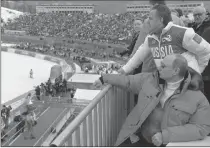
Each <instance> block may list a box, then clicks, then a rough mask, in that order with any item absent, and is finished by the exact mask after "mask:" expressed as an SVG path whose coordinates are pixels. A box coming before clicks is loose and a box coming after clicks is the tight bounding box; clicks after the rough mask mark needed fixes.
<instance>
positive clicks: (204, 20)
mask: <svg viewBox="0 0 210 148" xmlns="http://www.w3.org/2000/svg"><path fill="white" fill-rule="evenodd" d="M193 16H194V20H195V22H194V24H193V29H194V30H195V32H196V33H197V34H198V35H200V36H201V37H202V38H203V39H205V40H206V41H207V42H208V43H210V17H209V16H208V15H206V9H205V8H204V7H202V6H198V7H195V9H194V11H193ZM202 76H203V81H204V93H205V95H206V97H207V99H208V100H209V102H210V91H209V90H210V63H208V66H207V67H206V68H205V70H204V72H203V73H202Z"/></svg>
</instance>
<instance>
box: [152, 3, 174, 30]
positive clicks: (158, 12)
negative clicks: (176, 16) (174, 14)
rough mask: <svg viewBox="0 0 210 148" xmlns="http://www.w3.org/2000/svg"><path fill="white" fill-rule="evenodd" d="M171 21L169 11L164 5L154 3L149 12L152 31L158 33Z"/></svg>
mask: <svg viewBox="0 0 210 148" xmlns="http://www.w3.org/2000/svg"><path fill="white" fill-rule="evenodd" d="M171 21H172V18H171V11H170V9H169V8H168V7H167V6H166V5H162V4H159V5H155V6H154V7H152V9H151V11H150V14H149V24H150V27H151V31H152V32H153V33H160V32H162V29H163V28H165V27H166V26H167V25H168V23H169V22H171Z"/></svg>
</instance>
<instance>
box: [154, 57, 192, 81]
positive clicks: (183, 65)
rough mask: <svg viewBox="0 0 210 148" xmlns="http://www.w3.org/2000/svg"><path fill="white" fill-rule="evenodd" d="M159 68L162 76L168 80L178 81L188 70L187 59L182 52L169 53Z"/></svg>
mask: <svg viewBox="0 0 210 148" xmlns="http://www.w3.org/2000/svg"><path fill="white" fill-rule="evenodd" d="M158 70H159V74H160V78H162V79H164V80H165V81H167V82H176V81H178V80H180V79H182V78H183V77H184V76H185V74H186V72H187V70H188V64H187V60H186V59H185V58H184V57H183V56H182V55H180V54H173V55H168V56H166V57H165V58H164V59H163V61H161V67H159V68H158Z"/></svg>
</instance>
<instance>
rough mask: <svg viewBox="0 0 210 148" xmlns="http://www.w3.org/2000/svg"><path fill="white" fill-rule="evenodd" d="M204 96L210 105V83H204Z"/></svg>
mask: <svg viewBox="0 0 210 148" xmlns="http://www.w3.org/2000/svg"><path fill="white" fill-rule="evenodd" d="M204 94H205V96H206V97H207V99H208V101H209V103H210V81H204Z"/></svg>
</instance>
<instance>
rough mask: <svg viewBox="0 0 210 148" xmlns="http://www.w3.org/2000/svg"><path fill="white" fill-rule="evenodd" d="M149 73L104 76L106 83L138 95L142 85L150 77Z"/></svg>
mask: <svg viewBox="0 0 210 148" xmlns="http://www.w3.org/2000/svg"><path fill="white" fill-rule="evenodd" d="M148 75H149V73H140V74H137V75H128V76H125V75H119V74H102V77H103V81H104V83H108V84H111V85H114V86H118V87H122V88H125V89H128V90H129V91H132V92H133V93H136V94H138V93H139V91H140V90H141V88H142V84H143V83H144V81H145V80H146V78H147V77H148Z"/></svg>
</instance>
